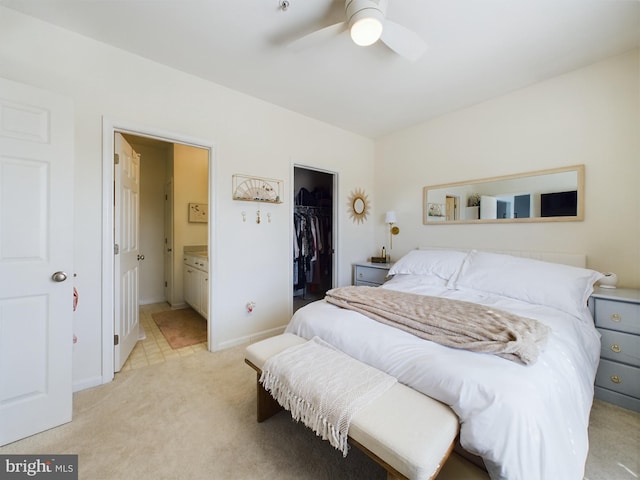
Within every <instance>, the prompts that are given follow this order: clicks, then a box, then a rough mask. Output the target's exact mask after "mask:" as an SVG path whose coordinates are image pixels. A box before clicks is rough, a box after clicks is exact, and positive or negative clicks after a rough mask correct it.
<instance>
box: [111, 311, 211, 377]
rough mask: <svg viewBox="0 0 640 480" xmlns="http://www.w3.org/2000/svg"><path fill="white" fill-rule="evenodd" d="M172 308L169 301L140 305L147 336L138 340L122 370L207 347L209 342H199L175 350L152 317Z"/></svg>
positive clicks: (141, 317) (190, 353)
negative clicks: (156, 313)
mask: <svg viewBox="0 0 640 480" xmlns="http://www.w3.org/2000/svg"><path fill="white" fill-rule="evenodd" d="M164 310H171V307H170V306H169V304H168V303H164V302H163V303H152V304H149V305H141V306H140V325H142V327H143V328H144V332H145V334H146V338H145V339H144V340H140V341H138V343H136V346H135V347H134V348H133V351H132V352H131V355H129V358H128V359H127V361H126V362H125V364H124V366H123V367H122V370H121V372H124V371H126V370H133V369H136V368H142V367H146V366H149V365H154V364H156V363H162V362H165V361H167V360H169V359H171V358H178V357H184V356H186V355H192V354H194V353H195V352H199V351H201V350H206V349H207V342H203V343H198V344H197V345H192V346H190V347H184V348H180V349H178V350H174V349H172V348H171V346H170V345H169V343H168V342H167V340H166V339H165V338H164V335H162V332H160V329H159V328H158V326H157V325H156V322H154V321H153V318H152V317H151V314H152V313H155V312H162V311H164Z"/></svg>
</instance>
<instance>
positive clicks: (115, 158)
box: [113, 153, 120, 165]
mask: <svg viewBox="0 0 640 480" xmlns="http://www.w3.org/2000/svg"><path fill="white" fill-rule="evenodd" d="M113 163H114V164H115V165H118V164H119V163H120V155H118V154H117V153H114V154H113Z"/></svg>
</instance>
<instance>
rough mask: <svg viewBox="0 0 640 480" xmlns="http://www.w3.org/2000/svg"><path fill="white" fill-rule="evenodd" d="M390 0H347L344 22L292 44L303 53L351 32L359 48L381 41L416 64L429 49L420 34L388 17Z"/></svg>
mask: <svg viewBox="0 0 640 480" xmlns="http://www.w3.org/2000/svg"><path fill="white" fill-rule="evenodd" d="M388 4H389V1H388V0H345V7H344V11H345V17H346V18H345V20H344V21H343V22H339V23H335V24H333V25H329V26H328V27H324V28H321V29H320V30H316V31H315V32H312V33H310V34H308V35H305V36H304V37H301V38H299V39H297V40H295V41H294V42H292V43H291V44H290V47H291V48H294V49H296V50H302V49H305V48H308V47H312V46H314V45H317V44H318V43H321V42H322V41H324V40H327V39H329V38H331V37H334V36H336V35H340V34H342V33H343V32H346V31H347V30H348V31H349V33H350V35H351V39H352V40H353V42H354V43H355V44H356V45H360V46H363V47H366V46H369V45H373V44H374V43H376V42H377V41H378V40H380V41H381V42H382V43H384V44H385V45H386V46H387V47H389V48H390V49H391V50H393V51H394V52H396V53H397V54H399V55H401V56H403V57H404V58H407V59H409V60H411V61H416V60H418V58H420V57H421V56H422V54H423V53H424V52H425V50H426V49H427V44H426V43H425V42H424V40H422V38H420V37H419V36H418V34H417V33H415V32H413V31H412V30H409V29H408V28H406V27H404V26H402V25H400V24H398V23H395V22H393V21H391V20H389V19H388V18H386V13H387V6H388Z"/></svg>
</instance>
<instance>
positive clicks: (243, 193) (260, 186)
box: [233, 174, 282, 203]
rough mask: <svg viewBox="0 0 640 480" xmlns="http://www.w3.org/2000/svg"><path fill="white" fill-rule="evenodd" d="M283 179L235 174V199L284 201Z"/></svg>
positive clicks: (269, 201) (270, 201)
mask: <svg viewBox="0 0 640 480" xmlns="http://www.w3.org/2000/svg"><path fill="white" fill-rule="evenodd" d="M281 190H282V181H281V180H275V179H272V178H260V177H248V176H245V175H239V174H236V175H233V199H234V200H247V201H251V202H268V203H282V193H281Z"/></svg>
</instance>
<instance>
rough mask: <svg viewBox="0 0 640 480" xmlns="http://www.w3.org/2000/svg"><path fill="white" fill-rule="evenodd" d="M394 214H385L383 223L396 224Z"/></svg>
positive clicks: (396, 220)
mask: <svg viewBox="0 0 640 480" xmlns="http://www.w3.org/2000/svg"><path fill="white" fill-rule="evenodd" d="M397 222H398V219H397V218H396V212H387V214H386V215H385V216H384V223H397Z"/></svg>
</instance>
